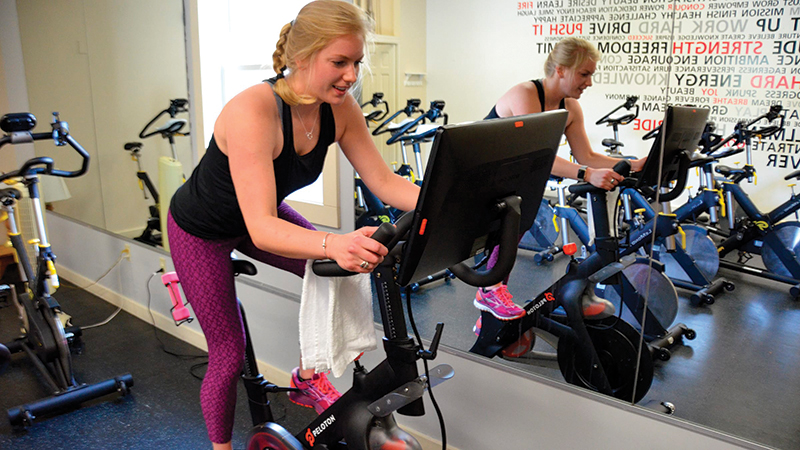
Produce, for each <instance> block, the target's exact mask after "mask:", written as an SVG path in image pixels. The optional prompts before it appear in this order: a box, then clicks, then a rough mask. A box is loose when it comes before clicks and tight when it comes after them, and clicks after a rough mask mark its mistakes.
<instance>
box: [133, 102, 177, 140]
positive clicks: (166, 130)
mask: <svg viewBox="0 0 800 450" xmlns="http://www.w3.org/2000/svg"><path fill="white" fill-rule="evenodd" d="M188 111H189V100H186V99H185V98H176V99H172V100H170V101H169V107H167V109H165V110H163V111H161V112H159V113H158V114H157V115H156V116H155V117H153V119H152V120H151V121H150V122H147V125H145V126H144V128H142V131H140V132H139V139H146V138H149V137H150V136H153V135H156V134H161V135H162V136H164V137H168V136H171V135H176V134H178V135H181V136H188V135H189V133H188V132H187V133H180V132H179V131H180V130H181V128H183V125H184V124H185V123H186V122H185V121H170V122H168V123H167V125H165V126H162V127H159V128H158V129H156V130H153V131H151V132H149V133H145V132H146V131H147V129H148V128H150V126H151V125H153V124H154V123H155V122H156V120H158V119H159V118H160V117H161V116H163V115H164V114H169V116H170V117H171V118H173V119H174V118H175V116H176V115H177V114H178V113H183V112H188Z"/></svg>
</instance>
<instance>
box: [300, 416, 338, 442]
mask: <svg viewBox="0 0 800 450" xmlns="http://www.w3.org/2000/svg"><path fill="white" fill-rule="evenodd" d="M333 422H336V416H330V417H328V418H327V419H325V421H324V422H322V423H321V424H319V426H318V427H317V428H314V430H313V431H312V430H311V428H309V429H308V430H306V441H307V442H308V445H310V446H312V447H313V446H314V441H316V440H317V436H319V435H320V433H322V432H323V431H325V430H326V429H327V428H328V427H329V426H331V424H332V423H333Z"/></svg>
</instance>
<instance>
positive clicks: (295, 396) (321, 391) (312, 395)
mask: <svg viewBox="0 0 800 450" xmlns="http://www.w3.org/2000/svg"><path fill="white" fill-rule="evenodd" d="M290 386H291V387H296V388H298V389H300V390H301V391H300V392H289V400H291V401H292V403H294V404H297V405H300V406H305V407H307V408H314V410H315V411H316V412H317V414H321V413H322V412H323V411H325V410H326V409H328V407H330V406H331V405H332V404H333V403H334V402H335V401H336V400H339V397H341V396H342V394H340V393H339V391H337V390H336V388H335V387H333V385H332V384H331V382H330V381H328V377H327V376H326V375H325V374H324V373H317V374H314V376H313V377H312V378H311V379H310V380H305V381H300V368H299V367H296V368H295V369H294V370H292V381H291V383H290Z"/></svg>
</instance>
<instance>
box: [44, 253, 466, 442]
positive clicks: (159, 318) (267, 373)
mask: <svg viewBox="0 0 800 450" xmlns="http://www.w3.org/2000/svg"><path fill="white" fill-rule="evenodd" d="M58 272H59V276H60V277H61V278H63V279H65V280H68V281H69V282H71V283H73V284H75V285H76V286H78V287H82V286H87V287H86V288H82V289H84V290H86V291H87V292H89V293H91V294H93V295H96V296H97V297H99V298H101V299H103V300H105V301H106V302H108V303H110V304H112V305H114V306H116V307H121V308H122V310H123V311H125V312H127V313H129V314H131V315H133V316H135V317H137V318H139V319H141V320H144V321H145V322H147V323H149V324H151V325H152V324H155V326H156V328H158V329H159V330H161V331H163V332H165V333H168V334H170V335H172V336H174V337H175V338H177V339H180V340H182V341H184V342H186V343H187V344H189V345H192V346H194V347H196V348H198V349H200V350H202V351H204V352H207V351H208V347H207V346H206V338H205V336H204V335H203V333H201V332H199V331H197V330H195V329H192V328H189V327H177V326H175V322H174V321H173V320H172V317H166V316H165V315H163V314H161V313H159V312H157V311H152V310H148V308H147V306H146V305H142V304H141V303H139V302H136V301H133V300H132V299H130V298H127V297H125V296H124V295H121V294H119V293H117V292H114V291H112V290H111V289H109V288H107V287H105V286H102V285H99V284H92V283H94V280H90V279H88V278H86V277H84V276H83V275H81V274H79V273H77V272H74V271H72V270H70V269H68V268H66V267H63V266H60V267H59V268H58ZM258 370H259V372H261V374H262V375H264V377H265V378H266V379H268V380H270V381H272V382H273V383H275V384H277V385H281V386H288V385H289V381H290V379H291V374H290V373H289V372H286V371H285V370H281V369H278V368H276V367H274V366H272V365H270V364H267V363H265V362H264V361H261V360H258ZM404 430H405V431H407V432H409V433H410V434H411V435H413V436H414V437H415V438H416V439H417V440H418V441H419V443H420V445H421V446H422V448H423V450H440V449H441V448H442V443H441V442H440V441H437V440H435V439H433V438H431V437H430V436H427V435H424V434H421V433H418V432H417V431H415V430H412V429H408V428H404ZM447 448H448V450H458V449H457V448H456V447H452V446H450V445H448V446H447Z"/></svg>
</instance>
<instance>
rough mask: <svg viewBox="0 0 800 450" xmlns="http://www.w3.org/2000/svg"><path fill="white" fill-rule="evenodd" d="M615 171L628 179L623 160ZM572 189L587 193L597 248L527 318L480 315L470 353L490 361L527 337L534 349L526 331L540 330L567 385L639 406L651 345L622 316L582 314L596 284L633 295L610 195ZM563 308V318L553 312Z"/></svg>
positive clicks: (584, 187)
mask: <svg viewBox="0 0 800 450" xmlns="http://www.w3.org/2000/svg"><path fill="white" fill-rule="evenodd" d="M615 170H616V171H617V172H618V173H620V174H622V175H627V171H629V170H630V164H629V163H628V162H627V161H625V160H623V161H621V162H620V163H618V164H617V166H616V167H615ZM569 190H570V192H573V193H579V194H589V198H590V201H591V204H592V208H591V211H592V214H594V219H595V230H596V238H595V242H596V245H597V250H596V251H595V252H594V253H592V254H591V255H589V256H588V257H587V258H586V259H584V260H583V261H581V262H578V261H577V260H575V259H572V260H571V261H570V262H569V265H568V267H567V272H566V274H565V275H564V276H562V277H561V278H560V279H559V280H558V281H556V282H555V283H554V284H553V285H551V286H550V287H548V288H547V289H545V290H544V291H543V292H542V293H540V294H539V295H537V296H536V297H534V298H533V299H532V300H531V301H529V302H527V303H526V304H525V305H524V307H523V309H524V310H525V315H524V316H523V317H521V318H519V319H514V320H499V319H497V318H495V317H494V315H492V314H491V313H490V312H486V311H482V312H481V317H480V327H479V330H476V331H477V332H478V339H477V340H476V342H475V344H474V345H473V346H472V348H470V352H472V353H477V354H479V355H483V356H487V357H490V358H491V357H495V356H501V355H502V354H503V351H504V350H505V349H506V348H509V347H513V346H517V345H519V342H520V340H521V339H527V340H528V341H529V342H528V343H527V345H528V346H529V347H530V346H532V345H533V342H534V341H535V335H532V334H530V333H528V334H527V335H526V332H528V331H529V330H531V329H533V328H535V329H538V330H542V331H545V332H547V333H549V334H551V335H554V336H555V337H557V338H558V343H557V352H556V359H557V360H558V366H559V369H560V370H561V373H562V375H563V376H564V379H565V380H566V381H567V382H568V383H571V384H575V385H577V386H581V387H586V388H589V389H591V390H594V391H597V392H600V393H602V394H606V395H609V396H613V397H616V398H620V399H624V400H629V401H630V400H632V401H634V402H638V401H639V400H640V399H641V398H643V397H644V395H645V394H646V393H647V391H648V390H649V388H650V385H651V383H652V379H653V359H652V356H651V354H650V351H649V350H648V347H647V343H644V342H643V343H642V344H641V346H640V344H639V343H640V337H639V333H638V332H637V331H636V329H635V328H634V327H632V326H631V325H630V324H628V323H627V322H626V321H624V320H623V319H622V318H620V317H616V316H612V317H608V318H605V319H602V320H598V321H590V320H586V319H585V318H584V317H583V312H582V297H583V296H584V295H588V293H589V292H590V291H591V290H593V289H594V285H595V284H597V283H601V282H605V283H606V284H609V285H611V284H619V283H626V286H627V287H628V289H626V290H630V291H633V290H632V289H630V288H629V286H630V283H629V282H627V279H626V278H625V277H624V276H620V275H621V271H622V269H623V268H624V266H623V265H622V264H620V263H619V256H618V251H617V250H618V248H617V242H616V238H615V237H613V236H612V235H611V233H610V230H609V228H608V212H607V211H606V208H605V201H606V194H607V192H606V191H605V190H602V189H598V188H594V187H593V186H591V185H589V184H588V183H578V184H575V185H572V186H570V188H569ZM634 295H635V292H634ZM559 307H560V308H561V309H562V310H563V311H564V314H557V313H555V311H556V309H557V308H559ZM639 309H641V308H639ZM476 328H477V326H476Z"/></svg>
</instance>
